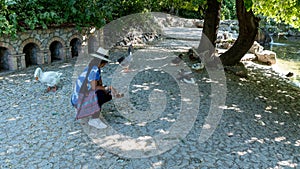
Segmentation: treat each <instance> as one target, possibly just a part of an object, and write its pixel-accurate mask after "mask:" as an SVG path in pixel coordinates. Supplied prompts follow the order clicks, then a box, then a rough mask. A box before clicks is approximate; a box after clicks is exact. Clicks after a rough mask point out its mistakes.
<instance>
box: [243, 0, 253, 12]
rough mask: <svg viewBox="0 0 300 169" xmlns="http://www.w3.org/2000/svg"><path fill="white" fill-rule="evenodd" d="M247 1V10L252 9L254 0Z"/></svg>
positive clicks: (245, 1)
mask: <svg viewBox="0 0 300 169" xmlns="http://www.w3.org/2000/svg"><path fill="white" fill-rule="evenodd" d="M244 3H245V8H246V9H247V11H250V9H251V8H252V6H253V1H252V0H244Z"/></svg>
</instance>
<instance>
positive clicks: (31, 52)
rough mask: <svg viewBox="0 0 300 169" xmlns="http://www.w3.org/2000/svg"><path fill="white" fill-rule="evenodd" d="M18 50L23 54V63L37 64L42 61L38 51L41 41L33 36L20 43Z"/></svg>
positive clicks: (40, 48) (27, 64) (28, 64)
mask: <svg viewBox="0 0 300 169" xmlns="http://www.w3.org/2000/svg"><path fill="white" fill-rule="evenodd" d="M20 50H22V52H19V53H24V54H25V65H26V67H28V66H30V65H37V64H41V63H43V59H44V58H43V56H42V55H41V53H40V51H41V50H42V43H41V42H40V41H39V40H37V39H35V38H28V39H26V40H24V41H23V42H22V44H21V45H20Z"/></svg>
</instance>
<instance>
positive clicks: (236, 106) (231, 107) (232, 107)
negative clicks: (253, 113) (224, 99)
mask: <svg viewBox="0 0 300 169" xmlns="http://www.w3.org/2000/svg"><path fill="white" fill-rule="evenodd" d="M219 108H221V109H223V110H234V111H235V112H239V113H242V112H244V111H243V110H241V109H240V108H239V107H238V105H236V104H232V105H231V106H226V105H225V106H219Z"/></svg>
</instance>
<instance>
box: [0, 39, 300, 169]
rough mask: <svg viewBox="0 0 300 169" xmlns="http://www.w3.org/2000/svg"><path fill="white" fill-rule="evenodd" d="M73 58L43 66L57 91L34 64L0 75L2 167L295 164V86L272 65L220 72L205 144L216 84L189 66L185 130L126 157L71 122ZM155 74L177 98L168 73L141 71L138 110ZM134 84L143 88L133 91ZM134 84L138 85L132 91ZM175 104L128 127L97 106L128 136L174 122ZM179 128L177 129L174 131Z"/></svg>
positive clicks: (298, 133) (298, 155)
mask: <svg viewBox="0 0 300 169" xmlns="http://www.w3.org/2000/svg"><path fill="white" fill-rule="evenodd" d="M162 43H164V42H162ZM170 46H171V45H170ZM170 46H166V47H164V46H162V45H160V44H158V45H157V46H156V48H154V49H152V50H162V49H166V48H167V49H168V50H171V52H173V51H174V50H173V49H174V48H175V49H176V48H177V47H176V46H175V47H170ZM176 51H178V50H176ZM122 55H124V51H121V52H115V53H113V54H112V59H113V60H115V59H116V58H119V57H120V56H122ZM174 56H176V55H174ZM75 63H76V60H70V61H69V62H67V63H54V64H52V65H45V66H43V68H44V70H46V71H47V70H57V69H59V70H60V71H62V72H63V78H62V81H61V84H60V88H59V89H58V91H57V92H56V93H45V92H44V90H45V86H44V85H42V84H40V83H35V82H34V81H33V72H34V69H35V67H30V68H28V69H26V70H22V71H18V72H14V73H10V74H5V75H1V76H0V93H1V95H0V114H1V117H0V143H1V147H0V164H1V168H116V169H118V168H134V169H135V168H191V169H192V168H299V167H300V148H299V147H300V102H299V101H298V100H299V99H300V90H299V89H298V88H295V87H293V86H291V85H289V84H287V83H286V82H285V81H284V80H280V78H279V77H278V76H277V75H276V74H275V73H273V72H272V71H270V70H266V69H264V68H260V67H258V66H257V65H253V64H252V63H251V62H248V63H247V64H246V65H247V68H248V75H249V76H248V78H247V79H245V78H240V77H238V76H236V75H233V74H230V73H226V83H227V93H226V94H227V98H226V104H225V106H223V107H222V108H223V109H224V112H223V115H222V118H221V120H220V122H219V124H218V125H217V128H216V130H215V131H214V133H213V134H212V136H211V137H210V138H209V139H208V140H207V141H206V142H204V143H199V142H198V138H199V135H200V133H201V130H202V127H203V124H204V122H205V118H206V117H207V115H208V110H209V108H210V106H211V105H210V101H211V97H212V96H211V84H212V83H214V82H213V81H211V80H210V78H209V75H208V74H207V72H206V71H205V70H204V71H201V72H199V73H195V72H194V76H195V79H197V84H198V89H199V93H200V100H201V102H200V105H199V111H198V114H197V118H196V119H195V123H194V124H193V127H192V128H191V130H190V131H189V132H188V133H187V136H186V137H184V138H181V140H180V142H179V143H178V144H177V145H176V146H174V147H173V148H171V149H170V150H168V151H166V152H164V153H162V154H159V155H157V156H153V157H147V158H124V157H122V156H118V155H117V154H113V153H110V152H109V151H107V150H106V149H105V148H102V147H100V146H99V145H98V144H95V143H94V142H93V141H92V139H91V138H90V137H89V136H88V135H87V133H86V132H84V129H86V128H87V126H85V125H80V123H79V122H75V121H74V117H75V114H74V113H75V112H74V108H73V107H72V106H71V104H70V95H71V92H72V85H71V84H72V74H73V69H74V65H75ZM187 64H188V65H190V63H187ZM117 66H118V65H115V64H111V65H109V66H107V67H105V68H104V70H103V71H104V72H103V76H104V77H105V79H104V80H105V83H110V80H111V79H110V78H111V76H112V75H113V74H112V73H113V72H114V71H116V70H117ZM149 79H150V80H149ZM156 80H159V81H162V82H164V81H165V83H163V84H164V85H165V86H164V87H165V88H167V89H170V92H172V93H173V96H174V97H175V96H176V94H177V93H178V90H177V86H176V84H175V85H174V84H173V83H167V82H169V81H170V80H172V77H170V76H167V77H166V76H165V75H163V74H162V73H157V74H155V73H149V74H147V73H146V72H144V74H143V76H139V77H137V78H136V79H135V80H134V81H133V82H132V84H131V87H130V88H129V89H130V91H131V92H132V100H133V101H135V102H136V104H137V106H142V108H143V103H145V102H144V101H143V99H145V98H147V97H146V96H145V95H146V94H149V93H147V90H144V89H147V87H149V88H151V87H153V86H151V85H152V84H155V83H151V82H155V81H156ZM137 85H144V86H143V87H142V89H141V90H138V87H139V86H137ZM158 86H159V85H158ZM135 90H138V91H137V92H136V93H133V91H135ZM139 101H140V102H139ZM179 106H180V105H178V103H177V102H176V97H175V101H174V102H171V105H170V106H169V107H170V108H172V111H174V112H175V113H173V114H172V112H169V113H166V114H162V115H161V117H160V118H158V119H157V120H155V121H153V123H151V124H149V125H150V127H147V126H146V127H143V126H139V125H137V124H131V125H128V120H127V119H126V118H124V117H122V115H121V114H120V113H119V112H118V111H117V109H116V107H115V105H114V102H110V103H108V104H106V105H105V106H104V107H103V118H104V119H105V120H106V122H107V123H108V125H109V126H111V127H112V128H114V129H116V130H117V131H118V132H119V133H123V134H126V135H130V136H132V137H138V136H154V135H157V134H159V133H160V132H161V130H164V131H168V130H169V128H170V126H171V125H172V124H174V123H175V122H176V120H177V117H178V113H177V114H176V110H177V109H176V107H179ZM168 110H169V109H168ZM169 114H171V115H169ZM165 119H169V120H170V121H166V120H165ZM172 120H173V121H172ZM83 123H84V122H83ZM181 127H182V129H181ZM184 127H185V126H184V125H182V126H180V127H178V128H177V130H178V132H180V131H181V130H183V128H184ZM160 129H161V130H160ZM108 134H109V133H108ZM125 145H126V144H125ZM125 147H126V146H125ZM128 147H132V145H128ZM124 151H125V150H124Z"/></svg>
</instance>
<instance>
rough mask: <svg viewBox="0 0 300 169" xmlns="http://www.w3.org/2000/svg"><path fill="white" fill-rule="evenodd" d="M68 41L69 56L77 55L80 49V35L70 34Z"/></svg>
mask: <svg viewBox="0 0 300 169" xmlns="http://www.w3.org/2000/svg"><path fill="white" fill-rule="evenodd" d="M68 42H69V45H70V48H71V57H72V58H73V57H76V56H78V54H79V53H80V52H81V49H82V48H81V47H82V36H81V35H78V34H75V35H72V36H71V37H70V38H69V40H68Z"/></svg>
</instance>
